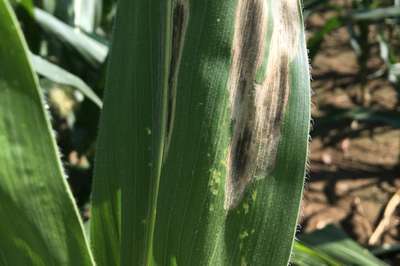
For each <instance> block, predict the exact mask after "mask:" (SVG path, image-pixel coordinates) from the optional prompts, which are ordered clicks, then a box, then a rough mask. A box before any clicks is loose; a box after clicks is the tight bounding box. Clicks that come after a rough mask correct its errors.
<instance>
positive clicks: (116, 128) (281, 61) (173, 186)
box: [0, 0, 310, 266]
mask: <svg viewBox="0 0 400 266" xmlns="http://www.w3.org/2000/svg"><path fill="white" fill-rule="evenodd" d="M0 36H1V41H0V59H1V62H0V147H1V150H2V152H1V153H0V215H1V217H2V219H1V220H2V221H1V222H0V264H1V265H3V264H4V265H95V264H96V265H273V266H275V265H287V264H288V262H289V259H290V255H291V249H292V245H293V239H294V234H295V231H296V223H297V217H298V212H299V203H300V199H301V195H302V188H303V182H304V175H305V167H306V155H307V143H308V132H309V122H310V83H309V80H310V78H309V70H308V60H307V52H306V51H307V50H306V47H305V36H304V28H303V21H302V15H301V3H300V1H299V0H219V1H215V0H203V1H195V0H165V1H159V0H119V1H118V12H117V17H116V22H115V26H114V33H113V42H112V48H111V54H110V58H109V65H108V71H107V82H106V91H105V95H104V100H103V110H102V118H101V122H100V129H99V134H98V135H99V136H98V144H97V151H96V161H95V173H94V183H93V192H92V217H91V220H90V244H88V242H89V241H87V238H86V237H85V235H84V231H83V227H82V222H81V219H80V218H79V216H78V213H77V211H76V207H75V206H74V203H73V200H72V197H71V193H70V191H69V189H68V187H67V184H66V182H65V181H64V180H65V178H64V173H63V170H62V167H61V164H60V159H59V154H58V152H57V148H56V145H55V140H54V136H53V135H52V134H51V130H50V124H49V120H48V115H47V114H46V111H45V107H44V101H43V99H42V96H41V92H40V90H39V86H38V82H37V78H36V76H35V74H34V73H33V71H32V67H31V63H30V58H29V56H28V55H29V53H28V49H27V46H26V44H25V41H24V38H23V36H22V33H21V31H20V29H19V26H18V23H17V20H16V18H15V16H14V15H13V13H12V10H11V8H10V6H9V4H8V3H7V2H6V0H0Z"/></svg>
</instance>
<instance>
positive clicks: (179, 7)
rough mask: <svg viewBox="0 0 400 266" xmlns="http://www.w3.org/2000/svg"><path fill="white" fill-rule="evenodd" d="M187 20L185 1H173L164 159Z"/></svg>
mask: <svg viewBox="0 0 400 266" xmlns="http://www.w3.org/2000/svg"><path fill="white" fill-rule="evenodd" d="M188 19H189V7H188V1H187V0H175V1H173V5H172V38H171V60H170V66H169V75H168V95H167V123H166V133H165V134H166V138H165V139H166V144H165V149H164V159H165V158H166V155H167V153H168V149H169V144H170V139H171V134H172V131H173V122H174V117H175V104H176V87H177V77H178V73H179V68H180V61H181V57H182V52H183V46H184V42H185V33H186V30H187V25H188Z"/></svg>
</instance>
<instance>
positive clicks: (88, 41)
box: [33, 8, 108, 66]
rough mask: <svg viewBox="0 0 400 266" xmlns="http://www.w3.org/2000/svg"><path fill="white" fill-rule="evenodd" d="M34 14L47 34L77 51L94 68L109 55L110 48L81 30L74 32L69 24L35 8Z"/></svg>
mask: <svg viewBox="0 0 400 266" xmlns="http://www.w3.org/2000/svg"><path fill="white" fill-rule="evenodd" d="M33 14H34V17H35V19H36V21H37V22H38V23H39V25H40V26H41V27H42V28H43V29H44V30H45V31H47V32H49V33H51V34H54V35H55V36H57V37H58V38H59V39H60V40H62V41H63V42H65V43H67V44H68V45H70V46H71V47H73V48H74V49H76V50H77V51H78V52H79V53H80V54H81V55H82V56H83V57H84V58H85V59H86V60H87V61H88V62H89V63H91V64H92V65H93V66H99V65H101V64H102V63H103V62H104V61H105V59H106V57H107V53H108V47H107V46H106V45H104V44H102V43H100V42H98V41H96V40H94V39H92V38H90V37H89V36H87V35H85V34H84V33H82V32H80V31H79V30H74V28H72V27H71V26H69V25H68V24H65V23H64V22H62V21H60V20H58V19H57V18H55V17H54V16H52V15H51V14H49V13H47V12H45V11H43V10H41V9H40V8H34V9H33Z"/></svg>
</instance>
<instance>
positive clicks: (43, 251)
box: [0, 0, 94, 265]
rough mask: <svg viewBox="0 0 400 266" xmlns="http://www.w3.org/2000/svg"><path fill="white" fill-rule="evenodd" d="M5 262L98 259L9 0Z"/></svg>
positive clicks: (2, 132) (0, 209) (2, 55)
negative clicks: (85, 230)
mask: <svg viewBox="0 0 400 266" xmlns="http://www.w3.org/2000/svg"><path fill="white" fill-rule="evenodd" d="M0 36H1V45H0V149H1V153H0V217H1V221H0V239H1V241H0V263H2V265H93V264H94V263H93V260H92V258H91V254H90V251H89V249H88V245H87V241H86V239H85V237H84V234H83V227H82V223H81V221H80V219H79V217H78V212H77V209H76V207H75V206H74V204H73V198H72V195H71V193H70V191H69V189H68V187H67V184H66V181H65V178H64V173H63V170H62V167H61V163H60V160H59V158H58V156H59V155H58V153H57V148H56V144H55V140H54V136H53V135H52V133H51V128H50V122H49V120H48V118H47V116H46V113H45V110H44V102H43V99H42V97H41V95H40V92H39V90H38V82H37V80H36V77H35V75H34V73H33V72H32V67H31V64H30V62H29V57H28V49H27V46H26V44H25V42H24V40H23V37H22V33H21V30H20V29H19V26H18V23H17V20H16V18H15V16H14V14H13V13H12V10H11V8H10V6H9V4H8V3H7V2H6V1H5V0H0Z"/></svg>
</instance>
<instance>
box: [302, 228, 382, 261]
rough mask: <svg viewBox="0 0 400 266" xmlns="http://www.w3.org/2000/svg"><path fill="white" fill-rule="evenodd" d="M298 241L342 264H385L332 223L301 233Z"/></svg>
mask: <svg viewBox="0 0 400 266" xmlns="http://www.w3.org/2000/svg"><path fill="white" fill-rule="evenodd" d="M300 241H301V242H304V243H306V244H307V245H308V246H310V247H312V248H314V249H315V250H316V251H318V250H321V251H322V252H324V253H326V254H328V255H329V256H331V257H333V258H335V259H336V260H338V261H340V262H341V263H342V264H344V265H365V266H379V265H382V266H384V265H387V264H386V263H384V262H383V261H381V260H379V259H378V258H376V257H375V256H374V255H373V254H372V253H370V252H369V251H368V250H367V249H365V248H363V247H361V246H360V245H359V244H357V243H356V242H355V241H353V240H352V239H351V238H349V237H348V236H347V235H346V234H345V233H344V232H343V231H342V230H340V229H339V228H337V227H335V226H333V225H330V226H327V227H325V228H324V229H321V230H318V231H315V232H313V233H310V234H306V235H302V236H300Z"/></svg>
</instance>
